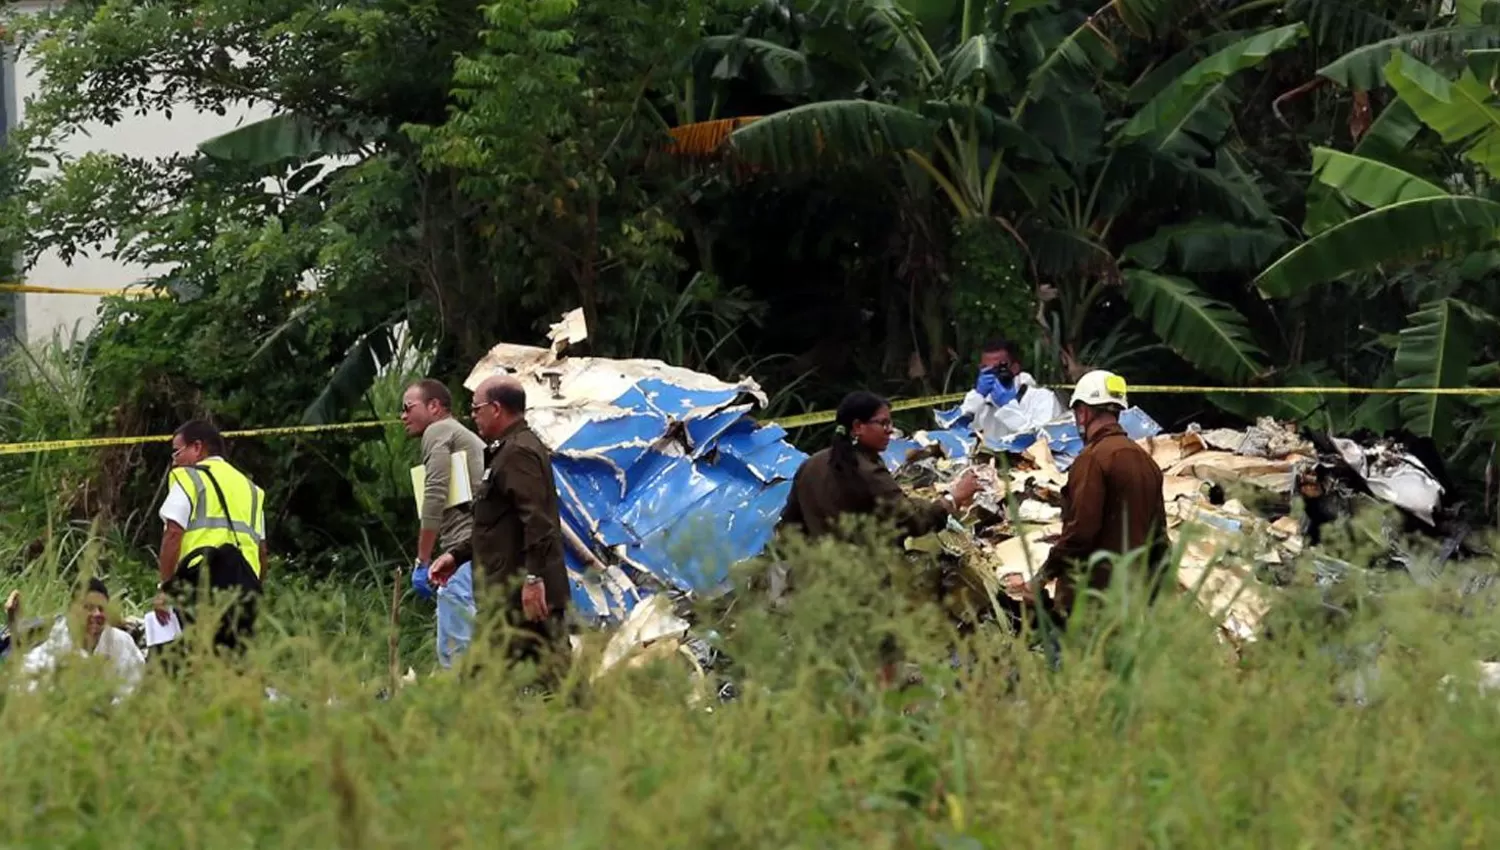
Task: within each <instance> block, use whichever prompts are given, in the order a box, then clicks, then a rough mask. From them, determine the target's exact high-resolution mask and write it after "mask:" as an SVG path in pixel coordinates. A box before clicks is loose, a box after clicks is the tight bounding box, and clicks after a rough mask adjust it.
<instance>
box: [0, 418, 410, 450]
mask: <svg viewBox="0 0 1500 850" xmlns="http://www.w3.org/2000/svg"><path fill="white" fill-rule="evenodd" d="M399 421H400V420H396V419H371V420H367V421H364V422H341V423H336V424H333V425H289V426H287V427H285V428H250V429H248V430H243V431H225V432H224V436H225V437H285V436H292V435H296V434H317V433H321V432H326V431H353V430H356V429H360V428H377V427H380V426H382V425H395V424H398V422H399ZM171 441H172V435H171V434H155V435H152V436H150V437H97V438H92V439H86V440H38V441H36V442H31V443H0V455H20V454H33V453H36V452H56V451H63V450H65V449H97V448H107V447H111V446H139V445H144V444H146V443H170V442H171Z"/></svg>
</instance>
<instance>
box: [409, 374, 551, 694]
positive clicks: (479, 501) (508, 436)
mask: <svg viewBox="0 0 1500 850" xmlns="http://www.w3.org/2000/svg"><path fill="white" fill-rule="evenodd" d="M473 410H474V424H475V425H476V426H477V427H478V429H479V433H480V435H481V436H482V437H484V438H485V439H486V440H489V441H490V447H489V449H488V451H487V452H486V456H485V470H484V475H483V477H481V478H480V480H479V485H478V486H477V487H476V488H475V491H474V531H473V534H472V535H471V536H470V538H469V540H467V541H465V542H463V543H461V544H459V545H458V546H457V547H456V548H455V549H453V550H452V551H450V552H448V553H447V554H445V555H443V556H442V557H440V558H438V559H437V560H436V561H434V562H433V564H432V570H431V577H432V580H433V581H434V582H437V583H439V584H441V583H442V582H445V581H447V580H448V576H450V575H452V574H453V573H454V571H455V570H456V569H457V568H458V565H459V564H462V563H464V562H465V561H468V560H470V559H472V560H473V562H474V566H475V568H476V569H477V571H478V574H479V581H480V585H481V589H482V591H483V592H482V594H481V595H482V596H483V598H485V599H492V600H494V604H496V605H497V606H498V613H499V614H500V615H501V625H502V626H503V629H504V632H505V653H506V657H507V660H508V661H509V662H511V663H522V662H533V663H535V664H536V666H537V668H538V673H539V675H540V681H539V683H538V684H540V685H541V686H542V688H543V689H551V688H552V687H554V686H555V685H556V684H558V681H559V679H560V677H561V675H562V673H563V672H564V670H565V669H566V665H567V662H568V659H569V644H568V633H567V629H566V628H565V620H564V613H565V610H566V607H567V604H568V594H569V589H568V573H567V568H566V567H565V566H564V565H563V537H562V520H561V518H560V516H559V514H558V500H557V484H556V482H555V481H554V480H553V477H552V452H551V451H549V450H548V448H547V446H546V445H545V444H543V443H542V441H541V439H540V438H539V437H537V435H536V433H535V432H533V431H532V430H531V428H530V426H528V425H527V424H526V390H525V389H524V388H523V387H522V386H521V384H520V382H519V381H517V380H516V379H515V378H513V377H510V376H504V375H502V376H498V377H494V378H488V379H486V380H485V382H484V383H482V384H480V385H479V388H478V389H477V390H475V392H474V408H473ZM487 604H488V603H487Z"/></svg>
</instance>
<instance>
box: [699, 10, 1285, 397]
mask: <svg viewBox="0 0 1500 850" xmlns="http://www.w3.org/2000/svg"><path fill="white" fill-rule="evenodd" d="M1042 7H1046V8H1042ZM846 8H859V9H861V10H863V14H864V15H865V18H864V19H863V20H868V19H874V20H877V21H879V22H880V23H881V24H882V26H883V30H882V31H883V32H885V33H887V34H888V36H889V38H888V40H887V41H886V42H884V45H885V48H884V50H885V52H886V53H895V54H898V55H900V56H903V57H907V58H908V60H909V62H910V66H911V67H910V72H911V76H912V77H913V78H914V79H915V81H916V82H915V83H914V84H913V85H911V86H909V87H906V88H901V87H894V88H893V87H886V88H885V89H881V90H878V91H881V92H884V93H887V94H889V95H890V96H889V97H886V98H885V99H872V98H868V97H861V98H853V97H851V98H845V99H836V100H824V101H818V102H813V103H809V104H805V105H802V106H798V107H795V108H792V109H788V110H785V111H782V112H779V113H775V114H772V115H769V116H766V117H760V118H754V119H750V120H746V121H745V122H744V124H743V126H739V127H737V128H734V129H733V130H732V132H725V133H723V134H722V136H721V137H719V138H712V137H710V138H712V141H713V142H715V143H718V142H720V141H722V144H723V145H724V149H725V150H727V152H728V153H730V154H731V155H732V156H733V157H734V158H736V159H737V160H739V161H741V162H748V163H752V164H754V165H755V166H757V167H760V168H764V169H767V170H771V171H784V170H812V169H817V168H822V167H827V166H829V165H830V164H846V163H850V162H862V161H868V160H870V159H872V158H877V157H885V156H890V157H894V158H897V159H898V161H900V162H902V163H903V173H905V174H906V175H907V178H908V185H909V186H910V188H911V191H914V192H916V191H921V187H922V185H923V184H924V183H927V182H928V181H930V185H932V186H934V187H936V190H937V191H938V192H939V194H940V196H941V197H942V198H944V199H945V200H946V202H947V203H948V205H949V206H950V208H951V209H952V211H953V214H954V217H955V219H956V220H957V221H958V223H959V226H960V228H963V227H964V223H965V222H982V223H988V224H990V225H992V226H993V227H998V228H1003V229H1004V231H1006V232H1008V233H1009V234H1010V235H1011V236H1012V237H1014V240H1013V241H1014V243H1015V244H1017V245H1018V246H1021V247H1022V248H1023V249H1024V250H1025V252H1026V256H1025V257H1023V258H1022V263H1023V264H1024V266H1025V268H1026V270H1027V271H1029V272H1030V273H1031V274H1030V276H1031V277H1032V280H1033V282H1034V283H1036V284H1038V285H1040V286H1039V288H1040V290H1041V292H1043V293H1047V294H1050V293H1054V292H1055V293H1056V294H1057V295H1056V298H1055V303H1054V305H1053V308H1052V310H1051V312H1053V313H1054V314H1057V315H1058V317H1059V318H1060V320H1061V321H1060V322H1052V323H1051V324H1053V325H1054V326H1056V327H1057V328H1058V331H1059V333H1058V336H1059V337H1060V338H1059V339H1057V340H1056V342H1057V346H1058V348H1059V349H1060V353H1061V354H1062V355H1063V357H1064V359H1065V360H1068V359H1070V358H1071V357H1073V356H1075V355H1076V353H1077V352H1078V351H1079V350H1080V346H1081V344H1082V343H1083V341H1084V340H1085V339H1086V338H1087V336H1089V328H1088V322H1089V319H1090V316H1091V315H1092V314H1093V312H1094V308H1095V307H1096V306H1098V305H1099V304H1100V302H1101V301H1103V300H1105V299H1106V298H1108V297H1109V294H1110V293H1111V292H1113V291H1116V289H1117V287H1118V286H1119V285H1120V284H1121V283H1124V284H1125V286H1124V291H1125V293H1126V297H1127V300H1129V301H1130V302H1131V305H1132V306H1133V308H1134V309H1135V312H1136V314H1137V315H1138V316H1139V317H1141V318H1142V319H1143V320H1145V321H1146V322H1147V323H1148V324H1149V325H1150V326H1151V327H1152V328H1153V330H1154V331H1155V332H1156V333H1157V334H1158V335H1160V336H1161V337H1162V338H1163V339H1165V340H1167V341H1168V342H1169V344H1170V346H1171V347H1172V348H1173V349H1174V350H1177V351H1179V352H1180V353H1182V354H1184V355H1185V356H1187V357H1188V359H1189V360H1190V361H1191V362H1194V363H1195V365H1199V366H1200V367H1201V368H1205V369H1206V371H1209V372H1210V373H1211V374H1214V375H1217V376H1221V377H1226V378H1232V379H1235V380H1240V379H1245V378H1248V377H1251V376H1254V375H1255V374H1258V373H1259V371H1260V370H1259V367H1256V366H1252V365H1251V364H1255V363H1258V362H1259V358H1260V356H1261V355H1260V353H1259V349H1258V347H1257V346H1256V345H1255V344H1254V343H1253V342H1251V341H1250V340H1249V337H1248V336H1247V331H1246V330H1245V327H1246V322H1245V320H1244V319H1243V317H1241V316H1239V314H1238V313H1237V312H1235V311H1234V309H1233V308H1232V307H1230V306H1229V305H1228V304H1227V303H1225V302H1223V301H1220V300H1217V299H1214V298H1211V297H1208V296H1207V295H1205V294H1203V293H1202V292H1201V291H1200V290H1198V288H1197V287H1196V286H1195V285H1194V284H1193V283H1191V282H1189V281H1188V280H1187V279H1186V278H1183V277H1179V276H1176V275H1175V274H1174V273H1179V274H1181V273H1194V272H1199V271H1206V270H1208V269H1207V266H1206V265H1204V264H1203V262H1202V258H1203V257H1204V256H1205V251H1211V250H1213V249H1212V248H1207V247H1205V246H1208V245H1210V244H1217V245H1224V244H1228V245H1230V246H1232V247H1231V251H1230V253H1229V254H1228V256H1230V257H1237V258H1239V259H1241V260H1243V261H1244V262H1248V263H1253V265H1249V266H1245V267H1244V268H1249V269H1255V268H1260V267H1261V264H1263V263H1264V262H1265V261H1266V259H1268V256H1269V254H1268V252H1269V251H1274V250H1276V249H1279V247H1280V246H1281V244H1282V242H1283V241H1284V239H1285V237H1284V235H1283V234H1281V233H1280V231H1279V229H1278V228H1277V227H1276V225H1275V222H1274V217H1273V216H1272V215H1271V213H1270V210H1269V208H1268V205H1267V204H1266V202H1265V200H1264V198H1263V197H1262V195H1261V193H1260V190H1259V189H1258V187H1257V186H1256V185H1255V180H1254V177H1253V175H1252V174H1251V173H1250V170H1249V169H1248V167H1247V166H1246V164H1245V162H1244V160H1243V158H1242V157H1240V156H1239V155H1238V154H1237V152H1236V151H1235V150H1234V149H1233V148H1232V147H1231V146H1229V145H1226V144H1224V142H1225V136H1226V134H1227V132H1228V130H1229V129H1230V127H1231V126H1232V124H1233V120H1234V118H1233V113H1232V106H1233V104H1234V99H1233V77H1234V76H1235V75H1237V74H1238V73H1240V72H1242V71H1246V70H1249V69H1252V68H1255V67H1257V66H1259V65H1260V64H1262V63H1263V62H1264V61H1265V60H1266V59H1267V58H1268V57H1270V56H1271V55H1273V54H1275V53H1277V52H1279V51H1282V50H1285V49H1287V48H1289V47H1291V46H1292V45H1294V44H1296V43H1297V42H1298V41H1299V40H1300V39H1302V38H1303V37H1304V36H1305V35H1306V30H1305V28H1303V27H1301V26H1298V25H1292V26H1286V27H1280V28H1276V29H1271V30H1266V31H1262V32H1249V33H1245V32H1236V31H1231V32H1224V33H1218V34H1215V35H1213V36H1211V37H1209V38H1207V39H1204V40H1203V41H1201V42H1200V43H1199V44H1196V45H1194V46H1193V47H1191V48H1189V49H1188V50H1185V51H1183V52H1182V53H1181V54H1179V55H1177V56H1173V57H1170V59H1169V61H1167V62H1164V63H1162V64H1161V65H1160V66H1159V67H1158V68H1155V69H1153V71H1154V73H1151V74H1147V75H1144V76H1143V77H1142V78H1141V80H1140V82H1138V83H1137V84H1136V85H1135V86H1134V87H1132V88H1131V89H1130V91H1129V96H1130V100H1131V102H1132V103H1133V104H1134V106H1135V109H1134V111H1133V112H1130V113H1127V119H1128V120H1125V121H1123V122H1121V123H1119V124H1118V125H1117V127H1115V128H1114V129H1113V130H1112V132H1106V124H1107V121H1108V114H1107V112H1108V111H1107V109H1106V106H1105V103H1104V101H1103V100H1102V99H1101V97H1100V95H1099V93H1098V91H1097V90H1098V88H1099V86H1100V83H1101V80H1102V79H1105V78H1106V75H1108V74H1110V73H1111V72H1112V71H1113V70H1114V69H1116V68H1117V66H1119V65H1120V64H1121V57H1122V56H1123V54H1124V52H1125V51H1124V49H1123V48H1122V46H1121V45H1119V44H1116V43H1114V42H1113V41H1111V40H1110V39H1109V38H1108V37H1107V36H1106V35H1105V28H1104V26H1103V23H1104V20H1103V17H1104V16H1105V15H1109V14H1115V15H1118V16H1119V19H1120V20H1121V21H1122V22H1124V23H1126V24H1127V25H1128V26H1130V27H1131V28H1132V30H1134V31H1137V32H1140V33H1142V34H1148V35H1149V34H1151V33H1153V32H1155V31H1156V29H1155V28H1156V27H1158V26H1159V25H1160V24H1162V23H1164V22H1166V21H1170V20H1171V19H1172V16H1174V15H1176V14H1178V13H1179V12H1181V11H1183V9H1184V8H1185V7H1184V6H1183V4H1174V3H1167V2H1154V3H1114V4H1106V5H1105V6H1104V7H1102V8H1100V9H1099V10H1098V11H1096V12H1094V13H1093V14H1090V15H1086V16H1083V17H1082V19H1081V20H1080V19H1079V18H1077V17H1071V18H1070V17H1069V16H1068V14H1067V13H1066V12H1058V11H1057V10H1055V9H1053V8H1051V6H1050V4H1014V3H1013V4H1010V5H1008V6H1007V7H1005V9H1004V11H1003V12H1002V13H1000V14H999V15H998V20H999V23H1000V24H1002V25H1003V28H1001V29H997V30H996V31H993V32H991V31H986V30H985V29H983V27H982V26H980V24H979V22H981V21H986V20H994V19H996V17H997V16H996V15H995V14H993V13H992V10H989V9H987V8H985V6H984V5H983V4H982V3H979V2H976V0H969V2H966V3H964V4H962V6H959V7H957V14H956V15H955V19H956V22H957V26H956V27H954V28H953V31H954V32H955V33H956V36H957V37H956V38H955V39H954V40H953V41H952V42H951V43H949V44H947V45H946V46H945V47H943V48H941V49H940V48H938V47H935V46H934V44H933V42H932V41H930V40H929V34H930V33H931V32H932V31H933V30H934V29H935V28H934V27H933V26H932V20H933V18H932V16H931V15H929V16H927V19H926V22H927V23H926V26H924V25H923V22H922V21H920V20H919V19H918V17H917V16H915V15H913V14H910V13H909V12H908V11H907V10H905V9H903V8H901V7H899V6H897V5H895V4H893V3H890V2H888V0H886V1H883V0H853V2H850V3H849V4H847V6H846ZM938 17H939V19H940V18H941V16H938ZM869 91H872V92H874V91H877V90H876V89H875V88H874V87H871V88H870V89H869ZM1153 193H1154V194H1155V195H1156V199H1157V200H1160V201H1162V202H1163V203H1162V204H1161V205H1162V206H1165V207H1167V208H1172V207H1181V206H1184V204H1183V201H1184V200H1186V201H1187V202H1188V203H1189V204H1190V205H1191V207H1190V209H1191V211H1192V213H1199V212H1203V211H1212V212H1214V213H1215V214H1216V215H1215V217H1213V218H1211V219H1205V220H1201V221H1198V222H1197V223H1196V226H1195V227H1194V228H1193V229H1192V230H1181V231H1174V230H1172V229H1171V228H1172V227H1173V226H1174V225H1182V224H1184V223H1185V222H1184V221H1182V220H1168V221H1161V222H1155V223H1156V224H1157V225H1158V226H1159V227H1160V228H1161V229H1162V232H1161V233H1160V234H1157V233H1155V232H1154V231H1152V230H1147V231H1145V232H1142V233H1131V232H1129V231H1134V230H1138V229H1139V228H1140V226H1141V224H1142V222H1146V223H1153V222H1152V219H1153V217H1152V216H1150V215H1149V214H1143V210H1144V209H1146V208H1148V206H1149V199H1151V197H1152V195H1153ZM1189 215H1191V213H1190V214H1189ZM1121 221H1126V222H1127V225H1126V226H1125V227H1124V228H1121V231H1122V232H1120V233H1117V226H1118V225H1119V224H1120V222H1121ZM993 227H992V228H991V229H993ZM961 232H962V230H961ZM1122 239H1123V241H1122ZM1141 240H1144V241H1146V242H1149V243H1150V245H1143V246H1142V248H1141V249H1140V251H1139V252H1135V253H1139V254H1140V255H1141V256H1142V257H1145V258H1147V259H1149V260H1150V263H1149V264H1147V263H1137V265H1138V266H1139V271H1140V272H1141V273H1140V274H1134V275H1131V276H1129V277H1123V276H1122V275H1121V271H1122V268H1121V266H1122V260H1124V259H1128V258H1131V257H1133V256H1134V253H1132V252H1130V251H1129V250H1128V249H1127V250H1126V251H1123V252H1122V251H1120V250H1119V246H1121V245H1125V246H1129V245H1131V244H1132V243H1133V242H1135V241H1141ZM1152 240H1154V241H1152ZM1184 246H1185V247H1186V250H1187V252H1188V253H1187V254H1186V255H1183V254H1182V253H1181V252H1182V250H1183V247H1184ZM1267 246H1270V247H1269V248H1268V247H1267ZM959 248H960V251H961V246H959ZM1184 256H1185V258H1186V262H1185V263H1184V262H1181V261H1182V260H1183V259H1184ZM1215 262H1218V261H1215ZM991 265H992V266H995V265H998V266H999V267H1001V268H1002V269H1004V268H1009V267H1012V266H1015V265H1017V264H1015V263H1007V262H1005V258H1004V257H1001V258H999V262H998V263H991ZM1126 265H1128V263H1127V264H1126ZM1218 265H1220V266H1222V265H1223V263H1218ZM988 285H989V288H990V289H991V291H993V290H994V289H995V288H997V287H995V286H994V284H993V283H989V284H988ZM1026 286H1027V290H1028V291H1030V290H1031V284H1030V283H1028V284H1027V285H1026ZM964 306H967V305H964ZM1011 312H1012V313H1016V312H1020V313H1021V314H1022V315H1023V317H1025V316H1029V315H1031V312H1032V311H1031V310H1030V309H1024V310H1019V311H1017V310H1014V309H1012V311H1011ZM1225 340H1228V341H1230V342H1232V345H1231V347H1230V349H1229V350H1231V351H1232V352H1233V355H1232V356H1230V357H1228V358H1224V357H1222V356H1221V352H1222V350H1223V349H1222V348H1221V347H1220V345H1219V343H1220V342H1222V341H1225ZM1210 341H1213V342H1210Z"/></svg>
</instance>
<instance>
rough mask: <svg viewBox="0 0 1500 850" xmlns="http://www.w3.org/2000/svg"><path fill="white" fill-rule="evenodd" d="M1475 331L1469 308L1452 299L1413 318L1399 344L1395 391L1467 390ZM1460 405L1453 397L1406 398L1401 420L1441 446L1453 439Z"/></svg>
mask: <svg viewBox="0 0 1500 850" xmlns="http://www.w3.org/2000/svg"><path fill="white" fill-rule="evenodd" d="M1475 330H1476V329H1475V327H1474V322H1473V320H1472V319H1471V318H1470V317H1469V312H1468V311H1467V310H1466V308H1465V305H1463V304H1461V303H1459V302H1457V301H1453V300H1450V299H1444V300H1442V301H1437V302H1435V303H1432V304H1429V305H1426V306H1424V307H1423V309H1421V310H1420V311H1418V312H1416V313H1413V314H1412V316H1411V324H1410V325H1408V326H1407V327H1406V328H1403V329H1402V331H1401V334H1400V342H1398V343H1397V344H1396V359H1395V365H1396V374H1397V375H1399V376H1400V378H1401V380H1400V381H1399V382H1398V383H1397V386H1399V387H1462V386H1465V385H1466V384H1467V383H1468V380H1469V366H1470V364H1471V363H1472V362H1473V357H1474V338H1475ZM1460 405H1461V402H1460V401H1459V400H1457V399H1454V398H1453V397H1451V396H1439V395H1428V396H1408V397H1406V398H1403V399H1402V400H1401V414H1402V416H1403V417H1404V418H1405V419H1406V421H1407V427H1408V428H1410V429H1411V430H1412V432H1413V433H1416V434H1422V435H1425V436H1429V437H1432V438H1433V439H1434V440H1436V441H1437V442H1438V443H1439V444H1440V445H1443V444H1446V443H1448V442H1449V441H1450V440H1451V439H1452V437H1453V435H1454V422H1455V415H1456V413H1457V411H1458V409H1459V407H1460Z"/></svg>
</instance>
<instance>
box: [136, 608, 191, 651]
mask: <svg viewBox="0 0 1500 850" xmlns="http://www.w3.org/2000/svg"><path fill="white" fill-rule="evenodd" d="M142 622H143V623H145V625H146V647H147V648H148V649H149V648H151V647H153V646H161V645H162V644H164V643H171V642H172V641H174V640H176V639H177V638H178V636H179V635H181V634H182V621H181V620H178V619H177V612H176V611H168V612H167V623H166V625H162V623H161V621H160V620H158V619H156V612H155V611H147V612H146V616H145V617H144V618H142Z"/></svg>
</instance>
